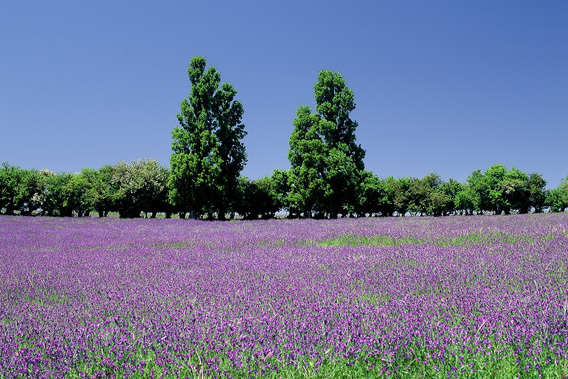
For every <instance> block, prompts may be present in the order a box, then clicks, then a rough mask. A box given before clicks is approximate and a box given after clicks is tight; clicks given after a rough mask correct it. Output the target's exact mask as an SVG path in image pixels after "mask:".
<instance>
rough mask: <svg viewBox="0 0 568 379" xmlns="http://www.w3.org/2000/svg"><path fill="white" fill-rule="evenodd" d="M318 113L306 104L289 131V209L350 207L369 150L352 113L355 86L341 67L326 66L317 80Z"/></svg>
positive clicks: (334, 213)
mask: <svg viewBox="0 0 568 379" xmlns="http://www.w3.org/2000/svg"><path fill="white" fill-rule="evenodd" d="M314 95H315V100H316V113H315V114H314V113H312V111H311V109H310V108H309V107H308V106H306V105H302V106H300V107H299V108H298V110H297V112H296V118H295V119H294V121H293V124H294V130H293V131H292V134H291V136H290V151H289V153H288V159H289V160H290V164H291V170H290V185H291V189H290V194H289V197H288V201H289V203H290V209H291V213H300V212H303V214H304V217H311V216H312V212H313V211H316V212H319V213H322V212H327V213H328V214H329V216H330V217H331V218H336V217H337V215H338V213H342V214H346V213H349V212H352V211H353V210H354V209H355V208H356V207H357V206H358V203H360V200H359V199H358V198H357V195H358V193H359V191H358V190H359V183H360V182H361V180H362V178H363V176H362V175H363V174H362V171H363V170H364V164H363V158H364V157H365V151H364V150H363V149H362V148H361V146H360V145H357V144H356V143H355V141H356V138H355V130H356V129H357V122H355V121H353V120H352V119H351V118H350V116H349V115H350V112H351V111H353V110H354V109H355V102H354V96H353V91H351V90H350V89H349V88H348V87H347V86H346V85H345V80H344V79H343V77H342V76H341V75H340V74H339V73H337V72H331V71H328V70H322V71H320V73H319V76H318V81H317V82H316V84H315V86H314Z"/></svg>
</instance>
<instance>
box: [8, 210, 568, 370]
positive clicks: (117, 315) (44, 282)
mask: <svg viewBox="0 0 568 379" xmlns="http://www.w3.org/2000/svg"><path fill="white" fill-rule="evenodd" d="M0 262H1V266H0V267H1V269H0V377H6V378H13V377H47V378H61V377H66V378H79V377H89V378H90V377H100V378H108V377H115V378H123V377H124V378H126V377H133V378H146V377H149V378H153V377H157V378H159V377H190V378H198V377H227V378H231V377H233V378H237V377H241V378H248V377H261V376H262V377H274V378H280V377H282V378H290V377H333V378H337V377H346V378H347V377H400V378H403V377H404V378H406V377H428V378H434V377H438V378H448V377H452V378H453V377H463V378H488V377H496V378H500V377H503V378H508V377H531V378H532V377H545V378H564V377H567V376H568V374H566V373H568V215H567V214H540V215H515V216H475V217H447V218H419V217H416V218H390V219H342V220H323V221H316V220H272V221H250V222H204V221H188V220H159V219H139V220H119V219H113V218H108V219H98V218H86V219H77V218H68V219H54V218H32V217H27V218H26V217H7V216H0Z"/></svg>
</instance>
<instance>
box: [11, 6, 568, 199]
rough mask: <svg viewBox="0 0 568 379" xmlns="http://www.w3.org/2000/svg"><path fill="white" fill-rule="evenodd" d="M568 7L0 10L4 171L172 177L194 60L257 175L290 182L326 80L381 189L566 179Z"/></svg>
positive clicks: (250, 173)
mask: <svg viewBox="0 0 568 379" xmlns="http://www.w3.org/2000/svg"><path fill="white" fill-rule="evenodd" d="M567 46H568V2H567V1H564V0H558V1H555V0H551V1H516V0H515V1H513V0H511V1H483V0H481V1H467V2H466V1H453V0H447V1H437V0H432V1H404V0H398V1H394V0H393V1H374V2H371V1H351V2H346V1H329V0H328V1H296V0H289V1H278V2H276V1H247V0H244V1H163V2H150V1H129V0H125V1H107V0H102V1H90V2H85V1H67V0H60V1H53V2H43V1H42V2H40V1H26V0H17V1H16V0H6V1H3V3H2V11H1V12H0V49H1V52H2V59H1V60H0V131H1V135H2V137H1V138H0V140H1V143H0V145H1V147H0V161H7V162H9V163H10V164H13V165H17V166H20V167H23V168H37V169H42V168H48V169H51V170H53V171H57V172H62V171H65V172H77V171H80V170H81V169H82V168H84V167H91V168H100V167H101V166H103V165H105V164H116V163H118V162H119V161H121V160H128V161H131V160H136V159H140V158H156V159H158V161H159V162H160V163H162V164H163V165H169V156H170V153H171V149H170V146H171V141H172V140H171V134H170V133H171V130H172V129H173V127H174V126H175V125H176V124H177V119H176V114H177V113H178V112H179V106H180V102H181V101H182V99H183V98H184V97H187V96H188V94H189V91H190V83H189V80H188V77H187V72H186V71H187V67H188V64H189V60H190V59H191V57H192V56H194V55H202V56H204V57H205V58H206V59H207V63H208V65H212V66H215V67H216V68H217V69H218V70H219V72H220V73H221V79H222V81H226V82H229V83H231V84H232V85H233V86H234V87H235V88H236V89H237V91H238V94H237V98H238V99H239V100H240V101H241V102H242V103H243V105H244V109H245V114H244V118H243V122H244V124H245V125H246V130H247V132H248V136H247V137H246V138H245V140H244V142H245V145H246V148H247V153H248V164H247V166H246V168H245V170H244V171H243V174H244V175H246V176H248V177H250V178H258V177H261V176H264V175H269V174H271V173H272V171H273V169H275V168H280V169H287V168H288V167H289V162H288V160H287V152H288V147H289V146H288V139H289V136H290V133H291V131H292V120H293V118H294V116H295V112H296V109H297V108H298V106H300V105H302V104H307V105H310V106H312V107H314V105H315V104H314V95H313V85H314V83H315V81H316V79H317V75H318V72H319V70H320V69H330V70H333V71H338V72H339V73H341V74H342V75H343V77H344V78H345V80H346V82H347V85H348V86H349V87H350V88H351V89H352V90H353V92H354V94H355V101H356V103H357V109H356V110H355V111H354V112H352V118H353V119H355V120H356V121H358V123H359V127H358V129H357V133H356V135H357V139H358V142H359V143H361V144H362V146H363V148H364V149H366V151H367V156H366V158H365V165H366V168H367V169H368V170H371V171H373V172H374V173H376V174H377V175H379V176H380V177H387V176H390V175H393V176H395V177H402V176H415V177H422V176H424V175H426V174H428V173H430V172H436V173H438V174H440V175H441V176H442V178H443V179H445V180H447V179H449V178H450V177H452V178H454V179H457V180H460V181H462V182H463V181H465V179H466V177H467V176H468V175H469V174H470V173H471V172H472V171H473V170H475V169H481V170H485V169H487V168H488V167H489V166H491V165H492V164H495V163H500V164H504V165H505V166H507V167H508V168H511V167H513V166H514V167H517V168H519V169H521V170H523V171H525V172H538V173H541V174H542V175H543V176H544V178H545V179H546V180H547V181H548V182H549V185H548V186H549V187H550V188H553V187H556V186H557V185H558V184H559V182H560V180H561V179H562V178H564V177H566V175H568V48H567Z"/></svg>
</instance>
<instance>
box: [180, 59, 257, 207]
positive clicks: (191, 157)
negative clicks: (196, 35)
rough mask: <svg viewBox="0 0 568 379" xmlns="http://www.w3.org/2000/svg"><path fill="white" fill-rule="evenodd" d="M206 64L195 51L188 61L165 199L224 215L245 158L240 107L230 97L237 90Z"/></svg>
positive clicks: (231, 199) (232, 200)
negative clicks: (185, 91) (188, 87)
mask: <svg viewBox="0 0 568 379" xmlns="http://www.w3.org/2000/svg"><path fill="white" fill-rule="evenodd" d="M205 66H206V61H205V58H203V57H198V56H196V57H193V58H192V59H191V61H190V64H189V69H188V75H189V79H190V82H191V92H190V95H189V98H187V99H184V100H183V101H182V103H181V107H180V109H181V111H180V113H179V114H178V116H177V117H178V121H179V124H180V125H179V126H176V127H175V128H174V130H173V131H172V137H173V143H172V151H173V153H172V155H171V157H170V166H171V172H170V177H169V186H170V188H171V192H170V200H171V201H172V203H173V204H174V205H175V206H176V208H177V209H178V210H180V211H184V212H185V211H189V212H190V213H191V214H192V216H193V217H198V216H199V215H200V214H203V213H207V214H210V215H211V214H213V212H215V211H217V213H218V216H219V218H224V215H225V212H226V211H227V209H229V208H230V207H231V206H232V204H234V203H235V201H236V199H235V198H234V194H235V192H236V188H237V183H238V177H239V173H240V171H241V170H242V169H243V167H244V165H245V163H246V152H245V147H244V145H243V144H242V142H241V139H242V138H244V136H245V135H246V132H245V130H244V125H243V124H241V118H242V115H243V106H242V104H241V103H240V102H238V101H235V100H234V97H235V95H236V93H237V91H236V90H235V89H234V88H233V87H232V86H231V85H230V84H228V83H223V84H222V85H221V87H220V88H219V85H220V82H221V75H220V74H219V72H218V71H217V70H216V69H215V67H210V68H209V69H208V70H207V71H205Z"/></svg>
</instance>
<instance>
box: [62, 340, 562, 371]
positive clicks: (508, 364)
mask: <svg viewBox="0 0 568 379" xmlns="http://www.w3.org/2000/svg"><path fill="white" fill-rule="evenodd" d="M406 351H407V354H406V356H398V357H386V356H373V355H368V354H365V353H362V354H360V355H359V356H355V357H348V358H345V357H333V352H331V351H330V350H327V351H325V352H323V354H322V356H323V358H322V359H320V360H316V359H311V358H309V357H298V358H296V361H295V364H294V365H291V364H289V363H285V362H287V360H286V358H285V357H283V356H272V355H270V354H269V355H267V356H265V357H260V358H254V357H252V356H250V357H244V358H245V359H243V361H244V363H243V367H242V368H236V367H235V366H233V365H232V364H231V362H230V361H229V360H228V359H227V358H223V357H222V356H220V355H215V353H212V352H209V353H197V352H193V353H188V354H187V355H185V356H186V357H189V358H185V359H180V360H179V361H178V362H175V363H174V364H173V367H175V371H176V372H173V370H172V367H168V365H163V362H161V361H160V359H159V358H157V357H156V354H155V353H154V352H153V351H148V352H142V351H138V352H137V353H134V354H130V355H128V356H127V357H124V356H123V357H122V359H119V360H117V359H116V358H117V357H116V356H114V355H113V354H111V353H110V351H109V350H105V351H103V352H102V354H100V355H99V357H100V358H99V360H98V363H97V364H95V365H93V366H86V365H84V364H79V365H78V366H76V368H75V369H74V370H73V371H72V372H70V373H68V375H67V377H68V378H80V377H84V376H85V375H86V376H88V377H101V376H104V377H106V376H112V375H114V377H116V378H124V377H125V375H124V373H123V372H122V370H121V369H120V367H121V365H122V363H125V362H123V361H125V358H126V361H129V363H130V362H132V361H134V362H137V363H135V364H134V366H135V367H137V371H136V373H134V375H132V376H129V377H130V378H154V377H156V378H159V377H164V378H177V377H185V376H187V377H189V378H207V377H210V376H211V375H208V373H207V371H208V367H207V364H206V361H207V360H208V359H213V358H216V360H217V361H218V362H220V363H219V373H215V374H216V376H218V377H221V378H229V377H232V378H243V379H244V378H274V379H276V378H390V379H395V378H396V379H398V378H400V379H402V378H440V379H441V378H449V377H452V378H453V377H459V378H472V379H477V378H479V379H481V378H483V379H486V378H516V377H519V378H538V377H539V375H541V376H540V377H542V378H550V379H552V378H555V379H564V378H566V377H568V360H566V359H558V358H557V357H556V356H555V354H554V353H553V352H552V351H551V350H550V349H548V350H547V349H545V350H544V351H543V352H542V353H541V354H540V355H539V356H537V357H536V359H535V357H527V356H523V355H522V354H517V353H516V352H514V351H512V350H505V351H501V352H499V353H495V352H494V351H493V353H492V354H489V355H486V354H483V353H472V352H467V351H458V350H457V349H456V350H453V351H448V353H447V354H446V355H445V356H444V358H443V359H438V358H433V357H432V354H431V353H430V352H429V351H427V350H426V349H425V348H423V347H420V346H417V345H414V346H410V347H408V348H407V350H406ZM103 357H104V358H103ZM537 364H538V366H540V367H538V366H537Z"/></svg>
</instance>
